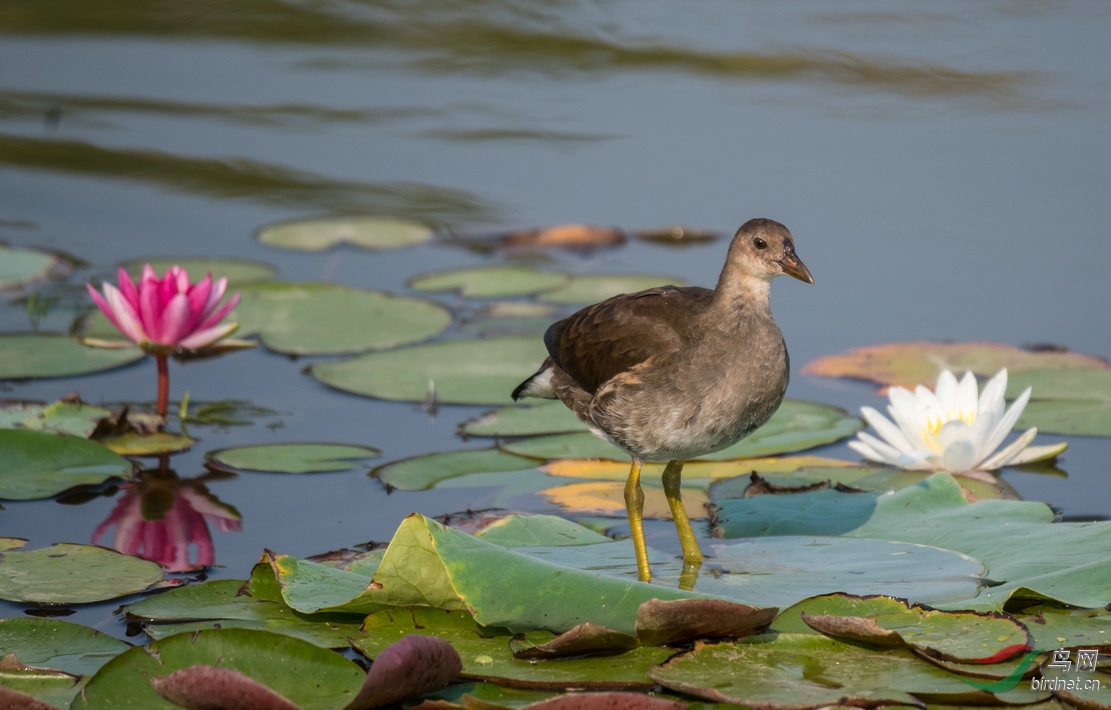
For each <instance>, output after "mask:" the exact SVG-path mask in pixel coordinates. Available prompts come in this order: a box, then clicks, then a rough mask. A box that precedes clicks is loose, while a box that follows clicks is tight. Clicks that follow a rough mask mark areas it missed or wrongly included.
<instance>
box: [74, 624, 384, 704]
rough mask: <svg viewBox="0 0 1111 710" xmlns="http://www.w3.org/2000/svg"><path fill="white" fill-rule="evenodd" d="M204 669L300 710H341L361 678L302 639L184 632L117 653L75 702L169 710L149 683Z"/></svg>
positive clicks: (344, 661) (345, 663) (247, 632)
mask: <svg viewBox="0 0 1111 710" xmlns="http://www.w3.org/2000/svg"><path fill="white" fill-rule="evenodd" d="M198 664H204V665H213V666H219V667H221V668H230V669H233V670H237V671H239V672H241V673H243V674H245V675H247V676H250V677H251V678H253V679H255V680H257V681H258V682H260V683H262V684H263V685H265V686H267V687H269V688H270V689H272V690H274V691H276V692H277V693H279V694H280V695H282V696H284V697H286V698H288V699H289V700H290V701H292V702H293V703H294V704H296V705H297V707H299V708H302V709H303V710H313V709H314V708H315V709H319V710H326V709H329V710H330V709H331V708H338V707H343V706H344V705H346V704H347V703H348V702H349V701H350V700H351V699H352V698H354V697H355V695H356V693H358V691H359V687H360V686H361V685H362V682H363V678H364V675H365V674H364V673H363V671H362V669H361V668H359V667H358V666H357V665H355V663H353V662H351V661H349V660H347V659H346V658H344V657H343V656H342V655H340V654H338V653H336V652H334V651H329V650H327V649H322V648H319V647H317V646H314V645H312V644H311V643H308V642H306V641H302V640H300V639H296V638H291V637H289V636H282V635H279V634H274V633H270V632H268V631H257V630H253V629H210V630H206V631H198V632H196V633H182V634H176V635H174V636H170V637H168V638H164V639H159V640H157V641H153V642H151V644H150V645H149V646H147V647H136V648H133V649H131V650H130V651H127V652H125V653H123V654H120V655H119V656H117V657H116V658H115V659H113V660H111V661H109V662H108V663H107V664H105V666H104V667H103V668H101V669H100V670H99V671H97V673H96V675H94V676H93V677H92V678H91V679H90V680H89V682H88V684H87V685H86V686H85V690H84V692H83V693H82V694H81V695H80V696H79V697H78V698H77V699H76V700H75V701H74V703H73V707H74V708H75V709H76V708H112V709H113V710H117V709H118V708H136V709H142V710H160V709H161V708H165V709H166V710H173V709H174V708H176V707H177V706H176V705H173V704H172V703H170V702H168V701H166V700H163V699H162V698H161V697H159V695H158V694H157V693H156V692H155V691H154V688H153V687H151V684H150V679H151V678H153V677H160V676H167V675H169V674H171V673H173V672H174V671H177V670H181V669H183V668H189V667H190V666H194V665H198Z"/></svg>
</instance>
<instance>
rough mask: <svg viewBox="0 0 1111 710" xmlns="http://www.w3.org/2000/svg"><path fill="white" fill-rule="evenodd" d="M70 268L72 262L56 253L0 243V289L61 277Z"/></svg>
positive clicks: (15, 287) (4, 289)
mask: <svg viewBox="0 0 1111 710" xmlns="http://www.w3.org/2000/svg"><path fill="white" fill-rule="evenodd" d="M72 269H73V263H72V262H71V261H69V260H68V259H64V258H62V257H61V256H59V255H57V254H51V253H49V252H45V251H39V250H37V249H24V248H21V247H9V246H6V245H4V244H0V291H7V290H9V289H17V288H22V287H25V286H27V285H28V284H30V283H33V282H35V281H43V280H45V279H49V278H61V277H63V276H65V275H66V274H67V273H69V272H70V271H71V270H72Z"/></svg>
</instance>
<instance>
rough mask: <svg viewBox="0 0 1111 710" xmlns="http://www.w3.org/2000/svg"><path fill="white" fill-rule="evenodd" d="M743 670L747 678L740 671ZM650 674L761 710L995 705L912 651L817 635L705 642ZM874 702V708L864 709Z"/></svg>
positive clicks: (703, 695)
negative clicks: (864, 647)
mask: <svg viewBox="0 0 1111 710" xmlns="http://www.w3.org/2000/svg"><path fill="white" fill-rule="evenodd" d="M738 668H743V669H744V672H743V673H739V672H737V669H738ZM649 675H650V676H651V677H652V678H653V679H654V680H656V681H658V682H659V683H660V684H661V685H663V686H664V687H665V688H669V689H671V690H674V691H676V692H679V693H684V694H687V695H693V696H695V697H697V698H700V699H702V700H706V701H709V702H724V703H732V704H736V705H751V706H757V707H769V708H772V707H791V706H786V705H781V704H782V703H783V702H784V700H785V699H787V698H789V699H790V702H791V703H792V705H793V706H794V707H819V706H825V705H854V706H857V707H878V706H881V705H899V706H918V707H920V706H921V704H920V698H918V697H917V695H919V694H921V695H922V696H924V697H928V698H929V699H930V700H931V701H933V702H950V703H960V702H969V701H972V702H975V701H977V700H980V701H984V700H991V699H992V698H991V696H990V695H988V694H987V693H982V692H981V691H976V690H974V689H972V688H971V687H970V686H968V685H966V684H965V683H964V682H963V681H961V680H960V679H959V678H958V677H956V676H954V675H951V674H949V673H946V672H945V671H943V670H941V669H940V668H936V667H934V666H932V665H931V664H929V663H927V662H925V661H923V660H921V659H919V658H918V657H917V656H915V655H914V654H912V653H911V652H910V651H908V650H894V651H887V652H884V653H865V652H861V650H860V649H859V648H858V647H857V646H855V645H852V644H849V643H846V642H843V641H838V640H836V639H831V638H826V637H824V636H815V635H809V634H779V635H778V636H774V635H763V636H750V637H746V638H744V639H741V640H739V641H737V642H736V643H725V644H713V645H710V644H704V643H697V644H696V645H695V647H694V650H693V651H690V652H687V653H683V654H680V655H678V656H676V657H674V658H672V659H671V660H669V661H668V662H667V663H665V664H663V665H662V666H660V667H658V668H654V669H653V670H651V671H650V672H649ZM864 702H867V703H869V705H861V703H864Z"/></svg>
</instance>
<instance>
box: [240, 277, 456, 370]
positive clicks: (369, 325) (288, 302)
mask: <svg viewBox="0 0 1111 710" xmlns="http://www.w3.org/2000/svg"><path fill="white" fill-rule="evenodd" d="M240 293H241V294H242V299H241V300H240V302H239V305H238V306H236V308H235V311H234V312H233V313H232V315H231V316H229V318H230V319H231V320H233V321H235V322H238V323H239V331H238V332H239V334H240V335H251V334H255V333H258V334H259V336H260V337H261V338H262V342H263V344H264V345H265V346H266V347H267V348H270V349H271V350H276V351H277V352H280V353H286V354H289V355H326V354H336V353H350V352H359V351H362V350H384V349H387V348H395V347H397V346H399V345H405V344H407V343H415V342H418V341H421V340H426V339H428V338H431V337H432V336H434V335H437V334H439V333H441V332H443V330H444V329H445V328H447V327H448V325H450V324H451V314H450V313H448V311H447V309H445V308H444V307H443V306H440V305H438V304H436V303H432V302H431V301H424V300H420V299H417V298H406V297H402V296H393V295H391V294H388V293H382V292H379V291H367V290H363V289H357V288H350V287H348V286H336V285H332V284H326V283H292V282H288V281H268V282H261V283H252V284H244V285H243V286H242V287H241V288H240Z"/></svg>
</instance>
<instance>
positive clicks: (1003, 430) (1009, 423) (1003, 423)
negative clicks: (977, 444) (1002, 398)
mask: <svg viewBox="0 0 1111 710" xmlns="http://www.w3.org/2000/svg"><path fill="white" fill-rule="evenodd" d="M1030 392H1031V389H1030V388H1029V387H1027V388H1026V391H1024V392H1023V393H1022V394H1020V395H1019V396H1018V399H1016V400H1015V401H1014V402H1012V403H1011V408H1010V409H1008V410H1007V411H1006V412H1005V413H1004V414H1003V416H1002V417H1000V418H999V421H998V422H997V423H996V425H995V429H994V430H993V431H992V432H991V434H990V435H989V436H988V440H987V443H986V444H985V448H984V450H985V451H989V452H990V451H994V450H995V449H996V448H997V447H998V446H999V445H1000V444H1002V443H1003V440H1004V439H1006V438H1007V434H1010V433H1011V429H1014V428H1015V422H1017V421H1018V418H1019V416H1021V415H1022V410H1024V409H1026V403H1027V402H1029V401H1030Z"/></svg>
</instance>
